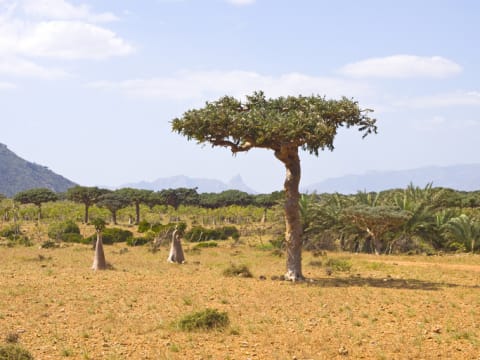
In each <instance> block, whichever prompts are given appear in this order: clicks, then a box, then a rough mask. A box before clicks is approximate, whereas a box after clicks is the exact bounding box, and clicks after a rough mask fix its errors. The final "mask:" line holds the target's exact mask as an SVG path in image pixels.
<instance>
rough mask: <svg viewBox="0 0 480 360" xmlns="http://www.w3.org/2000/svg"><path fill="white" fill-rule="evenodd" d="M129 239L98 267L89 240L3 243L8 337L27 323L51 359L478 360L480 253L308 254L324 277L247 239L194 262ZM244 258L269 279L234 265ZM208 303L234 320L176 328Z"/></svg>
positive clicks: (38, 355) (27, 339) (25, 339)
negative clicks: (291, 273)
mask: <svg viewBox="0 0 480 360" xmlns="http://www.w3.org/2000/svg"><path fill="white" fill-rule="evenodd" d="M122 247H123V246H120V245H115V246H107V247H106V249H105V250H106V257H107V261H109V262H110V263H111V264H112V265H113V266H114V270H108V271H103V272H97V273H94V272H92V271H91V270H90V266H91V264H92V260H93V252H92V250H91V248H90V247H89V246H83V245H72V246H69V247H66V248H57V249H38V248H37V247H30V248H0V263H1V267H0V279H1V282H0V330H1V331H2V332H3V333H0V339H5V337H6V336H9V335H8V334H12V333H17V334H19V339H18V343H19V344H20V345H21V346H23V347H25V348H26V349H28V350H29V351H30V352H31V353H32V354H33V355H34V357H35V359H41V360H47V359H63V358H71V359H84V360H85V359H248V358H251V359H293V358H296V359H335V358H351V359H358V358H366V359H408V358H410V359H421V358H422V359H434V358H435V359H439V358H441V359H447V358H448V359H478V353H479V352H478V349H479V347H480V329H479V326H480V321H479V320H480V296H479V294H480V286H479V285H480V281H479V276H480V265H479V260H480V259H479V258H478V256H470V255H463V256H448V257H393V256H389V257H384V256H380V257H374V256H368V255H351V254H338V255H335V254H329V256H328V259H330V258H334V259H340V260H341V261H343V262H348V264H350V265H351V268H350V271H335V269H333V272H332V274H331V275H327V274H326V271H325V266H324V265H322V266H318V258H317V259H315V258H314V257H313V256H311V255H310V254H305V255H304V264H305V265H304V273H305V275H306V276H307V277H309V278H310V279H315V281H314V282H305V283H299V284H292V283H288V282H284V281H273V280H271V277H272V276H275V275H281V274H282V273H283V270H284V266H285V265H284V262H285V259H284V258H279V257H277V256H272V255H271V254H270V253H269V252H267V251H260V250H257V249H255V248H253V247H249V246H247V245H243V246H240V247H235V248H231V247H230V245H229V243H228V242H222V243H221V244H220V247H218V248H210V249H202V251H201V252H199V253H198V252H189V253H187V263H186V264H184V265H178V264H169V263H167V262H166V258H167V255H168V254H167V249H165V248H162V249H161V251H159V252H157V253H155V254H152V253H149V252H148V251H147V248H146V247H138V248H130V249H129V251H128V252H122V251H121V249H122ZM186 247H188V246H186ZM328 259H327V258H322V263H324V264H325V263H327V260H328ZM315 260H316V261H317V263H315ZM312 261H313V264H316V265H315V266H312V265H310V262H312ZM232 262H233V263H242V264H245V265H246V266H248V268H249V269H250V270H251V271H252V273H253V274H255V278H250V279H248V278H241V277H233V278H231V277H225V276H223V275H222V272H223V271H224V269H225V268H227V267H228V266H229V265H230V264H231V263H232ZM260 276H262V279H264V278H266V280H261V279H260V278H259V277H260ZM207 308H215V309H218V310H219V311H220V312H226V313H227V314H228V317H229V320H230V325H229V326H228V327H227V328H226V329H224V330H221V331H214V332H207V331H205V332H203V331H197V332H194V333H189V332H183V331H180V330H178V328H177V327H175V326H173V325H172V324H175V323H177V322H178V321H179V320H180V319H182V317H183V316H184V315H186V314H189V313H194V312H197V311H202V310H204V309H207ZM0 341H1V340H0Z"/></svg>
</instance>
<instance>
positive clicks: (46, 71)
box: [0, 58, 68, 79]
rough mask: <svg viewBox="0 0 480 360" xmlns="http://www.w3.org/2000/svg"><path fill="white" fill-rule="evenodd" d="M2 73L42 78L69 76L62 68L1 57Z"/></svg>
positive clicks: (0, 71) (0, 70)
mask: <svg viewBox="0 0 480 360" xmlns="http://www.w3.org/2000/svg"><path fill="white" fill-rule="evenodd" d="M0 74H5V75H8V76H19V77H34V78H42V79H59V78H64V77H67V76H68V74H67V72H65V71H64V70H62V69H55V68H47V67H43V66H40V65H38V64H35V63H34V62H32V61H28V60H25V59H20V58H0Z"/></svg>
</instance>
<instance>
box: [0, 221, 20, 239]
mask: <svg viewBox="0 0 480 360" xmlns="http://www.w3.org/2000/svg"><path fill="white" fill-rule="evenodd" d="M20 234H21V232H20V225H18V224H13V225H10V226H7V227H5V228H4V229H2V230H0V236H2V237H5V238H8V239H12V238H14V237H15V236H18V235H20Z"/></svg>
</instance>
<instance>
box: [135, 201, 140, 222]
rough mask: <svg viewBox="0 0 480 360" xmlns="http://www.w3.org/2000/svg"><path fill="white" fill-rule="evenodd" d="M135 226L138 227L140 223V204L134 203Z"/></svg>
mask: <svg viewBox="0 0 480 360" xmlns="http://www.w3.org/2000/svg"><path fill="white" fill-rule="evenodd" d="M135 216H136V219H135V225H138V224H139V223H140V203H139V202H135Z"/></svg>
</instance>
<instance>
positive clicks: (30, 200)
mask: <svg viewBox="0 0 480 360" xmlns="http://www.w3.org/2000/svg"><path fill="white" fill-rule="evenodd" d="M13 199H14V200H15V201H18V202H19V203H21V204H35V205H37V207H38V220H40V219H41V218H42V204H43V203H46V202H50V201H57V200H58V196H57V194H55V193H54V192H53V191H52V190H50V189H45V188H38V189H30V190H25V191H21V192H19V193H17V194H16V195H15V197H14V198H13Z"/></svg>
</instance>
